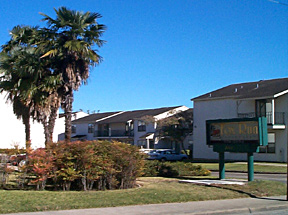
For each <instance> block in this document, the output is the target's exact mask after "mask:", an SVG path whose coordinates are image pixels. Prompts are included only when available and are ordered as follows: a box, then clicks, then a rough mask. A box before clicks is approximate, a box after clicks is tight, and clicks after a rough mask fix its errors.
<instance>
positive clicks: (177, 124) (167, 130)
mask: <svg viewBox="0 0 288 215" xmlns="http://www.w3.org/2000/svg"><path fill="white" fill-rule="evenodd" d="M192 132H193V110H192V109H188V110H186V111H182V112H179V113H176V114H175V115H173V116H171V117H167V118H164V119H162V120H159V121H157V129H156V137H158V138H163V137H164V138H168V139H170V140H171V141H174V142H175V143H176V144H179V145H181V148H182V149H183V150H184V152H185V153H186V154H187V152H186V150H185V148H184V139H185V138H186V137H187V135H189V134H192Z"/></svg>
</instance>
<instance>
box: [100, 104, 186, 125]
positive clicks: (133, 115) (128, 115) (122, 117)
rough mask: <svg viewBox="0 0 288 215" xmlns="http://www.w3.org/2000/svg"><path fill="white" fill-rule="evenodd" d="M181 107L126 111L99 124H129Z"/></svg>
mask: <svg viewBox="0 0 288 215" xmlns="http://www.w3.org/2000/svg"><path fill="white" fill-rule="evenodd" d="M178 107H181V106H176V107H163V108H156V109H146V110H134V111H125V112H123V113H121V114H118V115H116V116H114V117H110V118H107V119H105V120H99V123H101V124H102V123H117V122H127V121H129V120H133V119H139V118H141V117H143V116H156V115H158V114H161V113H165V112H167V111H170V110H173V109H175V108H178Z"/></svg>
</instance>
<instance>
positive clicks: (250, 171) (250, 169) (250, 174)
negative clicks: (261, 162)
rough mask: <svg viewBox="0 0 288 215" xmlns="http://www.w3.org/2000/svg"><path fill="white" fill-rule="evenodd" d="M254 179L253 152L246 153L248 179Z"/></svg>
mask: <svg viewBox="0 0 288 215" xmlns="http://www.w3.org/2000/svg"><path fill="white" fill-rule="evenodd" d="M253 180H254V158H253V152H249V153H248V181H253Z"/></svg>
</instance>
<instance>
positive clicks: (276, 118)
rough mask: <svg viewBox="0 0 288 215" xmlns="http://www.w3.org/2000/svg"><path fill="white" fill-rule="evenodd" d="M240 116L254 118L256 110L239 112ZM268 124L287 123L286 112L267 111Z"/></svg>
mask: <svg viewBox="0 0 288 215" xmlns="http://www.w3.org/2000/svg"><path fill="white" fill-rule="evenodd" d="M238 117H239V118H254V117H256V113H255V112H250V113H238ZM266 118H267V124H268V125H285V113H284V112H274V113H273V112H266Z"/></svg>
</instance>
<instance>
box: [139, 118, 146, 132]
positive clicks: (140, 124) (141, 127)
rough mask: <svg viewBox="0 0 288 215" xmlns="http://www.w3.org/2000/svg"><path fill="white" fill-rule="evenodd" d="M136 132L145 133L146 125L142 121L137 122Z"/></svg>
mask: <svg viewBox="0 0 288 215" xmlns="http://www.w3.org/2000/svg"><path fill="white" fill-rule="evenodd" d="M138 131H146V124H145V122H143V121H140V120H139V121H138Z"/></svg>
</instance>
